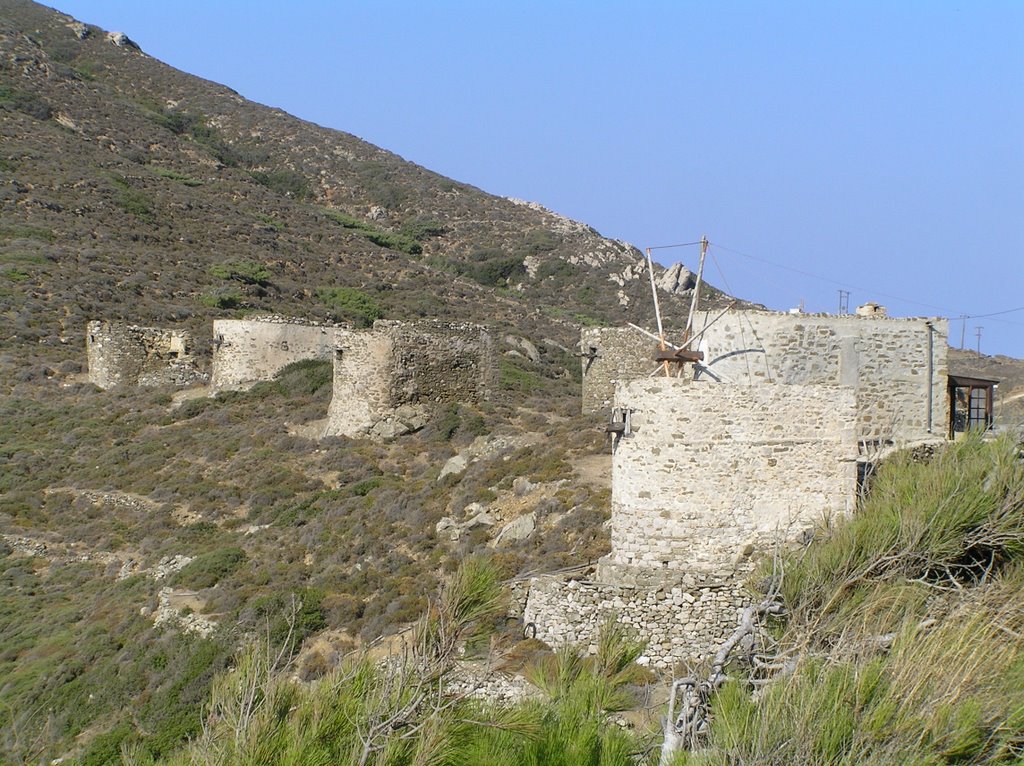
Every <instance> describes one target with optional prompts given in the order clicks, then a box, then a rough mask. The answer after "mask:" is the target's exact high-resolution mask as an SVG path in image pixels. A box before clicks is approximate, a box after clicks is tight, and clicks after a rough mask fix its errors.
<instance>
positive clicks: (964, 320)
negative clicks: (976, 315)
mask: <svg viewBox="0 0 1024 766" xmlns="http://www.w3.org/2000/svg"><path fill="white" fill-rule="evenodd" d="M966 334H967V314H961V315H960V350H961V351H963V350H964V335H966Z"/></svg>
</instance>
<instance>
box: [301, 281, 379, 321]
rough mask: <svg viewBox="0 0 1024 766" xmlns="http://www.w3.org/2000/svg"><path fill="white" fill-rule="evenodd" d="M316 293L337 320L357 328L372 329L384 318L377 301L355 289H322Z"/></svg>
mask: <svg viewBox="0 0 1024 766" xmlns="http://www.w3.org/2000/svg"><path fill="white" fill-rule="evenodd" d="M316 293H317V296H318V297H319V298H320V300H321V301H323V302H324V304H325V305H327V306H328V307H329V308H330V309H331V313H332V315H333V316H334V318H335V319H337V320H339V321H348V322H352V324H354V325H355V326H356V327H372V326H373V323H374V322H375V321H377V320H378V319H381V318H382V317H383V316H384V310H383V309H382V308H381V306H380V304H379V303H378V302H377V300H376V299H375V298H374V297H373V296H371V295H368V294H366V293H364V292H363V291H362V290H359V289H357V288H355V287H321V288H320V289H319V290H317V291H316Z"/></svg>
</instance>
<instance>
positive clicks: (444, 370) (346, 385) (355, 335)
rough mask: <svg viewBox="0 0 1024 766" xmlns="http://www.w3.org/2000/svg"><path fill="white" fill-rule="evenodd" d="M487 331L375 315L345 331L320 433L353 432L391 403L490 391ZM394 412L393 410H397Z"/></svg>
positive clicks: (411, 406)
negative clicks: (369, 323) (364, 325)
mask: <svg viewBox="0 0 1024 766" xmlns="http://www.w3.org/2000/svg"><path fill="white" fill-rule="evenodd" d="M493 370H494V360H493V347H492V340H491V336H490V334H489V333H488V332H487V330H486V329H485V328H484V327H482V326H481V325H475V324H467V323H445V322H428V321H424V322H416V323H412V324H409V323H403V322H389V321H378V322H375V323H374V326H373V329H372V330H351V331H345V332H344V333H342V334H341V335H340V336H339V339H338V346H337V349H336V350H335V353H334V390H333V396H332V398H331V406H330V409H329V411H328V415H327V424H326V426H325V428H324V435H325V436H357V435H360V434H364V433H366V432H368V431H369V430H370V429H372V428H374V426H376V425H377V424H379V423H381V422H382V421H386V420H388V419H390V418H393V417H394V416H395V414H396V411H398V410H406V411H407V413H406V415H407V416H408V415H411V416H412V417H415V415H414V414H412V413H413V411H417V410H424V409H426V408H429V407H433V406H436V405H438V404H444V403H449V402H479V401H482V400H484V399H486V398H487V397H488V396H489V394H490V391H491V386H492V376H493ZM399 414H401V413H399Z"/></svg>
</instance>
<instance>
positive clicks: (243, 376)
mask: <svg viewBox="0 0 1024 766" xmlns="http://www.w3.org/2000/svg"><path fill="white" fill-rule="evenodd" d="M346 332H348V331H347V330H345V329H344V328H341V327H336V326H332V325H318V324H310V323H309V322H305V321H303V320H301V319H289V318H286V317H277V316H268V317H253V318H251V319H216V320H214V322H213V338H214V343H213V373H212V376H211V381H210V382H211V386H212V388H213V391H215V392H216V391H235V390H244V389H246V388H250V387H252V386H253V385H255V384H256V383H259V382H260V381H264V380H273V378H274V376H275V375H276V374H277V373H278V372H280V371H281V370H282V369H283V368H285V367H287V366H288V365H289V364H292V363H293V362H298V361H301V360H303V359H324V360H330V359H331V358H333V356H334V349H335V348H336V347H337V345H338V343H339V338H340V337H341V336H342V335H343V334H344V333H346Z"/></svg>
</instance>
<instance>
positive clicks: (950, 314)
mask: <svg viewBox="0 0 1024 766" xmlns="http://www.w3.org/2000/svg"><path fill="white" fill-rule="evenodd" d="M712 245H713V246H714V247H717V248H719V249H721V250H725V251H726V252H729V253H734V254H736V255H739V256H742V257H744V258H749V259H750V260H752V261H759V262H761V263H765V264H767V265H769V266H774V267H776V268H779V269H784V270H786V271H791V272H793V273H795V274H801V275H803V276H805V277H810V278H811V279H817V280H819V281H821V282H828V283H829V284H833V285H838V286H839V287H844V288H852V289H855V290H860V291H862V292H865V293H867V294H869V295H877V296H879V297H882V298H889V299H890V300H894V301H900V302H901V303H907V304H910V305H911V306H921V307H922V308H928V309H934V310H936V311H941V312H942V318H944V319H951V318H956V319H982V318H986V317H997V316H1002V315H1003V314H1013V313H1016V312H1018V311H1024V306H1020V307H1018V308H1014V309H1006V310H1005V311H993V312H990V313H987V314H961V313H959V312H956V311H953V310H951V309H948V308H944V307H942V306H936V305H934V304H931V303H922V302H921V301H914V300H911V299H909V298H903V297H900V296H899V295H892V294H889V293H884V292H881V291H880V290H875V289H874V288H870V287H860V286H858V285H853V284H849V283H847V282H840V281H838V280H835V279H830V278H829V277H823V276H821V275H820V274H814V273H812V272H809V271H804V270H802V269H797V268H793V267H792V266H786V265H784V264H781V263H776V262H775V261H770V260H768V259H767V258H760V257H758V256H756V255H750V254H749V253H744V252H741V251H739V250H734V249H733V248H730V247H725V246H724V245H720V244H718V243H717V242H713V243H712ZM995 321H997V322H1005V323H1007V324H1019V323H1018V322H1014V321H1012V320H1008V319H997V320H995Z"/></svg>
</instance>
